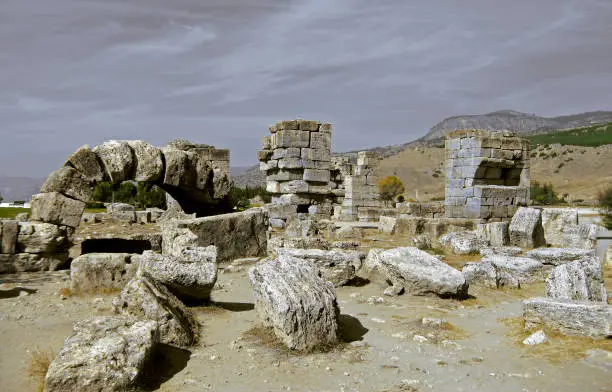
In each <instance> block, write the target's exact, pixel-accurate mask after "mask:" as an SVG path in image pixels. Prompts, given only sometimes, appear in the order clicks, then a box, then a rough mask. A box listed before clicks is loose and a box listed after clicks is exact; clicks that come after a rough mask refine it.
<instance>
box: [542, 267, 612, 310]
mask: <svg viewBox="0 0 612 392" xmlns="http://www.w3.org/2000/svg"><path fill="white" fill-rule="evenodd" d="M546 296H547V297H550V298H561V299H571V300H588V301H600V302H605V303H607V302H608V294H607V292H606V286H605V285H604V279H603V272H602V269H601V262H600V261H599V259H597V257H595V256H587V257H584V258H582V259H581V260H577V261H571V262H569V263H566V264H562V265H559V266H558V267H555V268H554V269H553V270H552V272H551V273H550V275H549V276H548V278H547V279H546Z"/></svg>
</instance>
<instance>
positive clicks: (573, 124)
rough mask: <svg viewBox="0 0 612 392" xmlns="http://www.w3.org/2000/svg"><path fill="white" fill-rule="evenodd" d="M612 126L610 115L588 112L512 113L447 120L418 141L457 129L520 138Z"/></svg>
mask: <svg viewBox="0 0 612 392" xmlns="http://www.w3.org/2000/svg"><path fill="white" fill-rule="evenodd" d="M606 122H612V112H604V111H599V112H587V113H580V114H574V115H569V116H559V117H540V116H536V115H535V114H530V113H521V112H516V111H513V110H501V111H497V112H492V113H487V114H479V115H465V116H455V117H449V118H447V119H444V120H442V121H441V122H439V123H438V124H436V125H434V126H433V127H432V128H431V129H430V130H429V132H428V133H427V134H426V135H425V136H423V137H422V138H421V139H419V140H420V141H426V142H431V141H436V140H439V139H441V138H443V137H444V134H445V133H446V132H449V131H454V130H456V129H488V130H509V131H512V132H517V133H522V134H532V133H546V132H548V131H551V130H557V129H568V128H578V127H585V126H588V125H592V124H601V123H606Z"/></svg>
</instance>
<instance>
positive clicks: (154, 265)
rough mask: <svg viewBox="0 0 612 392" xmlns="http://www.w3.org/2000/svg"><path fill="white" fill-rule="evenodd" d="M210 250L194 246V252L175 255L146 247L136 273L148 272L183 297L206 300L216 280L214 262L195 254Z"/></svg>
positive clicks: (149, 275)
mask: <svg viewBox="0 0 612 392" xmlns="http://www.w3.org/2000/svg"><path fill="white" fill-rule="evenodd" d="M211 253H212V252H208V251H205V250H203V251H200V250H197V251H196V252H194V254H193V255H186V256H184V257H180V258H179V257H175V256H171V255H160V254H157V253H154V252H151V251H145V252H144V253H143V254H142V258H141V261H140V270H139V275H143V276H148V277H150V278H151V279H154V280H156V281H158V282H160V283H162V284H163V285H165V286H166V287H167V288H168V289H169V290H170V291H171V292H172V293H173V294H174V295H176V296H177V297H179V298H180V299H181V300H184V301H207V300H209V299H210V292H211V291H212V288H213V286H214V285H215V282H216V281H217V263H216V261H211V259H210V258H208V257H198V256H196V255H198V254H199V255H203V254H211Z"/></svg>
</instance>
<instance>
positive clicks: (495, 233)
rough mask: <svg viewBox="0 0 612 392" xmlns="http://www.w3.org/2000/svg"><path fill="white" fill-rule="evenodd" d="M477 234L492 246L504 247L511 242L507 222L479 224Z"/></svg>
mask: <svg viewBox="0 0 612 392" xmlns="http://www.w3.org/2000/svg"><path fill="white" fill-rule="evenodd" d="M476 235H477V236H478V238H480V239H481V240H483V241H485V242H486V243H487V244H489V245H491V246H492V247H503V246H506V245H508V244H509V243H510V236H509V234H508V223H507V222H491V223H484V224H480V225H478V227H477V228H476Z"/></svg>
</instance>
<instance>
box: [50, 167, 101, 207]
mask: <svg viewBox="0 0 612 392" xmlns="http://www.w3.org/2000/svg"><path fill="white" fill-rule="evenodd" d="M40 192H41V193H49V192H59V193H61V194H63V195H65V196H68V197H70V198H72V199H76V200H80V201H84V202H87V201H89V200H90V199H91V195H92V192H93V191H92V189H91V184H90V183H89V182H88V181H87V180H86V179H85V177H83V175H81V173H80V172H79V171H78V170H76V169H75V168H73V167H70V166H64V167H62V168H60V169H59V170H56V171H54V172H53V173H51V175H49V177H48V178H47V180H46V181H45V183H44V184H43V185H42V187H41V188H40Z"/></svg>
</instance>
